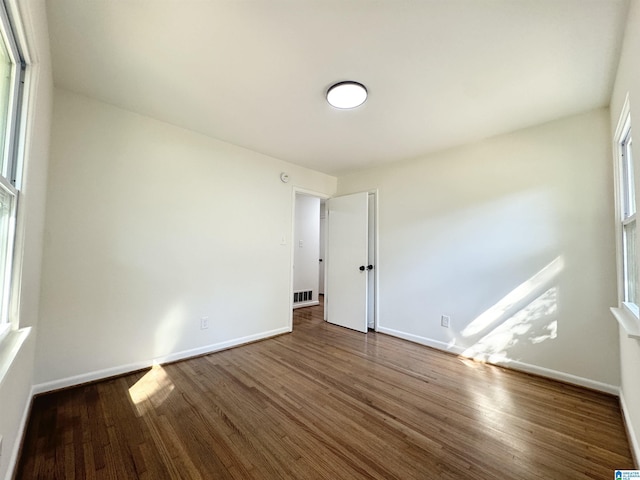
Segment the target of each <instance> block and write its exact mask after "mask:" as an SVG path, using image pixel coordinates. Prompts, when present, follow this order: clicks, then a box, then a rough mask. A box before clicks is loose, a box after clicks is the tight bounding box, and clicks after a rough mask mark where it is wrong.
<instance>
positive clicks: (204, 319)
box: [200, 317, 209, 330]
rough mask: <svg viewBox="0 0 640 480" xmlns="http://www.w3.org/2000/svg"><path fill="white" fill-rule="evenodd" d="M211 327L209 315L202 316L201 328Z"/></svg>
mask: <svg viewBox="0 0 640 480" xmlns="http://www.w3.org/2000/svg"><path fill="white" fill-rule="evenodd" d="M207 328H209V317H202V318H201V319H200V330H206V329H207Z"/></svg>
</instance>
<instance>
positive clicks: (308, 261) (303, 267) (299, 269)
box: [293, 194, 320, 304]
mask: <svg viewBox="0 0 640 480" xmlns="http://www.w3.org/2000/svg"><path fill="white" fill-rule="evenodd" d="M293 252H294V256H293V265H294V270H293V291H294V292H297V291H300V290H303V291H306V290H312V291H313V297H312V298H311V300H309V301H308V302H305V304H312V303H317V302H318V287H319V278H320V272H319V261H318V260H319V258H320V199H319V198H317V197H311V196H309V195H302V194H298V195H296V216H295V234H294V242H293Z"/></svg>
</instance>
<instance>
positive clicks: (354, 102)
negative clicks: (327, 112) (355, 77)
mask: <svg viewBox="0 0 640 480" xmlns="http://www.w3.org/2000/svg"><path fill="white" fill-rule="evenodd" d="M366 99H367V89H366V88H365V86H364V85H362V84H361V83H358V82H340V83H336V84H335V85H333V86H331V87H330V88H329V90H327V102H329V104H330V105H331V106H333V107H336V108H342V109H347V108H356V107H359V106H360V105H362V104H363V103H364V101H365V100H366Z"/></svg>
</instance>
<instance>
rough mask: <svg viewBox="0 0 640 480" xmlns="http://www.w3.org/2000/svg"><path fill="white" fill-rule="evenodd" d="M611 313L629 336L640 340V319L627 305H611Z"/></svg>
mask: <svg viewBox="0 0 640 480" xmlns="http://www.w3.org/2000/svg"><path fill="white" fill-rule="evenodd" d="M611 313H612V314H613V316H614V317H615V319H616V320H617V321H618V324H620V326H621V327H622V329H623V330H624V332H625V333H626V334H627V337H629V338H635V339H636V340H640V320H638V318H637V317H636V316H635V315H633V313H631V312H630V311H629V310H627V309H626V308H625V307H620V308H615V307H611Z"/></svg>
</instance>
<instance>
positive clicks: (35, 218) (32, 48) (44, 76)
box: [0, 0, 53, 479]
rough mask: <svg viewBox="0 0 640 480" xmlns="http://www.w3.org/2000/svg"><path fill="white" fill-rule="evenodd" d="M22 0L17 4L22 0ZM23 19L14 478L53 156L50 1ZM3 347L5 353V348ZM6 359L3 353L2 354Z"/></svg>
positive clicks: (1, 402)
mask: <svg viewBox="0 0 640 480" xmlns="http://www.w3.org/2000/svg"><path fill="white" fill-rule="evenodd" d="M16 3H17V2H16ZM19 5H20V17H21V19H22V23H23V26H24V29H23V32H22V33H21V34H22V35H24V37H25V41H26V43H27V47H28V54H29V55H28V56H29V57H30V63H31V67H30V69H31V74H30V83H29V84H28V95H29V106H28V108H29V118H30V122H29V124H28V125H27V132H26V143H25V165H24V177H23V188H22V192H21V194H20V211H19V218H18V236H17V240H16V242H17V245H16V248H17V250H18V252H19V256H18V258H17V263H16V268H17V270H18V273H19V274H18V277H19V280H18V282H17V284H15V285H16V288H17V289H18V292H19V296H20V303H19V311H18V315H17V317H16V318H15V319H14V327H15V328H19V329H21V331H15V332H13V333H12V334H10V335H11V336H20V338H22V335H23V334H24V333H26V332H27V331H28V327H31V330H30V334H29V335H28V336H26V340H24V343H23V344H22V347H21V349H20V350H19V351H18V352H17V354H16V355H15V356H10V358H11V359H12V363H11V365H10V368H9V370H8V372H7V373H6V375H5V376H4V377H3V378H2V380H1V381H0V406H1V408H0V435H2V436H3V446H2V455H1V456H0V478H7V479H8V478H11V475H12V471H13V465H14V463H15V461H16V458H17V453H18V447H19V445H20V439H21V436H22V430H23V428H24V425H25V423H26V419H27V417H26V415H27V413H28V407H29V405H30V401H31V386H32V382H33V377H34V350H35V342H36V340H35V336H36V335H35V333H36V331H37V326H38V311H39V297H40V267H41V259H42V235H43V228H44V214H45V191H46V179H47V160H48V155H49V132H50V126H51V106H52V105H51V104H52V98H53V94H52V93H53V92H52V88H53V83H52V79H51V61H50V57H49V44H48V34H47V21H46V12H45V5H44V1H41V0H29V1H25V2H22V1H21V2H20V3H19ZM3 348H4V347H3V346H0V351H2V350H3ZM0 357H2V358H5V357H3V355H2V352H0Z"/></svg>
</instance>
